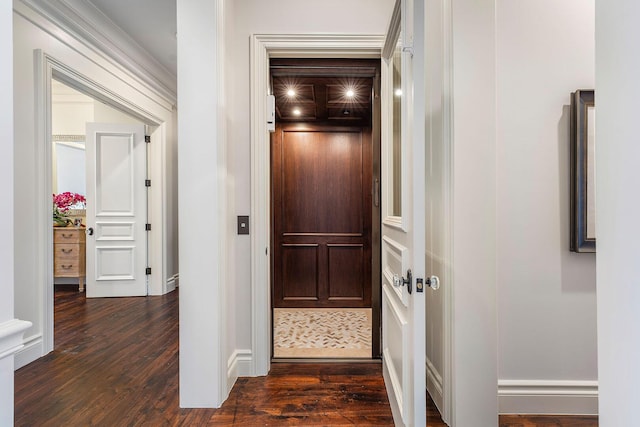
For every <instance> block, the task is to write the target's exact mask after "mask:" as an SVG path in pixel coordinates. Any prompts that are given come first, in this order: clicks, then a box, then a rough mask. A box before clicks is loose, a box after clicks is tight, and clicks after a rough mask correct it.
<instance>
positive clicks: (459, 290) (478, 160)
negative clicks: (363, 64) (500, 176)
mask: <svg viewBox="0 0 640 427" xmlns="http://www.w3.org/2000/svg"><path fill="white" fill-rule="evenodd" d="M451 5H452V32H453V34H452V36H453V53H452V56H453V58H452V67H453V100H452V106H453V165H454V167H453V211H454V212H453V243H452V244H453V312H454V331H453V353H454V355H453V359H454V360H453V382H454V399H453V402H454V407H453V414H452V415H453V417H452V418H453V420H452V421H453V425H455V426H456V427H475V426H483V427H484V426H496V425H498V350H497V312H496V310H497V305H496V82H495V80H496V68H495V61H496V48H495V45H496V21H495V1H494V0H459V1H453V2H451Z"/></svg>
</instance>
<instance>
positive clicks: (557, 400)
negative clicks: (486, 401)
mask: <svg viewBox="0 0 640 427" xmlns="http://www.w3.org/2000/svg"><path fill="white" fill-rule="evenodd" d="M498 410H499V412H500V413H501V414H549V415H551V414H553V415H597V414H598V382H597V381H553V380H499V381H498Z"/></svg>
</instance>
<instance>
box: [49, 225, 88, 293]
mask: <svg viewBox="0 0 640 427" xmlns="http://www.w3.org/2000/svg"><path fill="white" fill-rule="evenodd" d="M86 241H87V237H86V234H85V229H84V228H75V227H53V277H77V278H78V285H79V287H80V289H79V290H80V292H82V291H84V278H85V276H86V270H85V262H86V250H85V246H86Z"/></svg>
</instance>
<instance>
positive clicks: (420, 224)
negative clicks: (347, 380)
mask: <svg viewBox="0 0 640 427" xmlns="http://www.w3.org/2000/svg"><path fill="white" fill-rule="evenodd" d="M423 15H424V9H423V2H422V1H421V0H414V1H412V0H398V1H397V2H396V7H395V9H394V14H393V18H392V20H391V24H390V26H389V31H388V34H387V41H386V43H385V47H384V49H383V61H382V69H383V75H382V82H383V87H382V91H383V92H382V97H383V98H382V99H383V106H384V109H383V112H382V117H383V122H382V126H383V127H382V132H383V140H382V143H383V150H384V151H383V153H384V154H383V181H384V185H385V187H384V189H385V191H384V192H383V207H382V209H383V224H382V341H383V342H382V361H383V373H384V379H385V385H386V387H387V393H388V395H389V401H390V403H391V408H392V411H393V418H394V422H395V424H396V425H398V426H424V425H426V379H425V289H426V283H425V278H426V277H425V215H424V212H425V172H424V171H425V159H426V157H425V106H424V105H425V96H424V94H425V89H424V88H425V86H424V48H423V46H424V41H423V39H424V37H423V36H422V30H423V27H424V22H423V19H422V18H423ZM414 17H416V18H417V19H414ZM409 271H410V272H409Z"/></svg>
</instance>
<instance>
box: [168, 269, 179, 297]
mask: <svg viewBox="0 0 640 427" xmlns="http://www.w3.org/2000/svg"><path fill="white" fill-rule="evenodd" d="M179 285H180V275H179V274H177V273H176V274H174V275H173V276H171V277H169V278H168V279H167V286H166V291H167V292H171V291H175V290H176V288H177V287H178V286H179Z"/></svg>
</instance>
